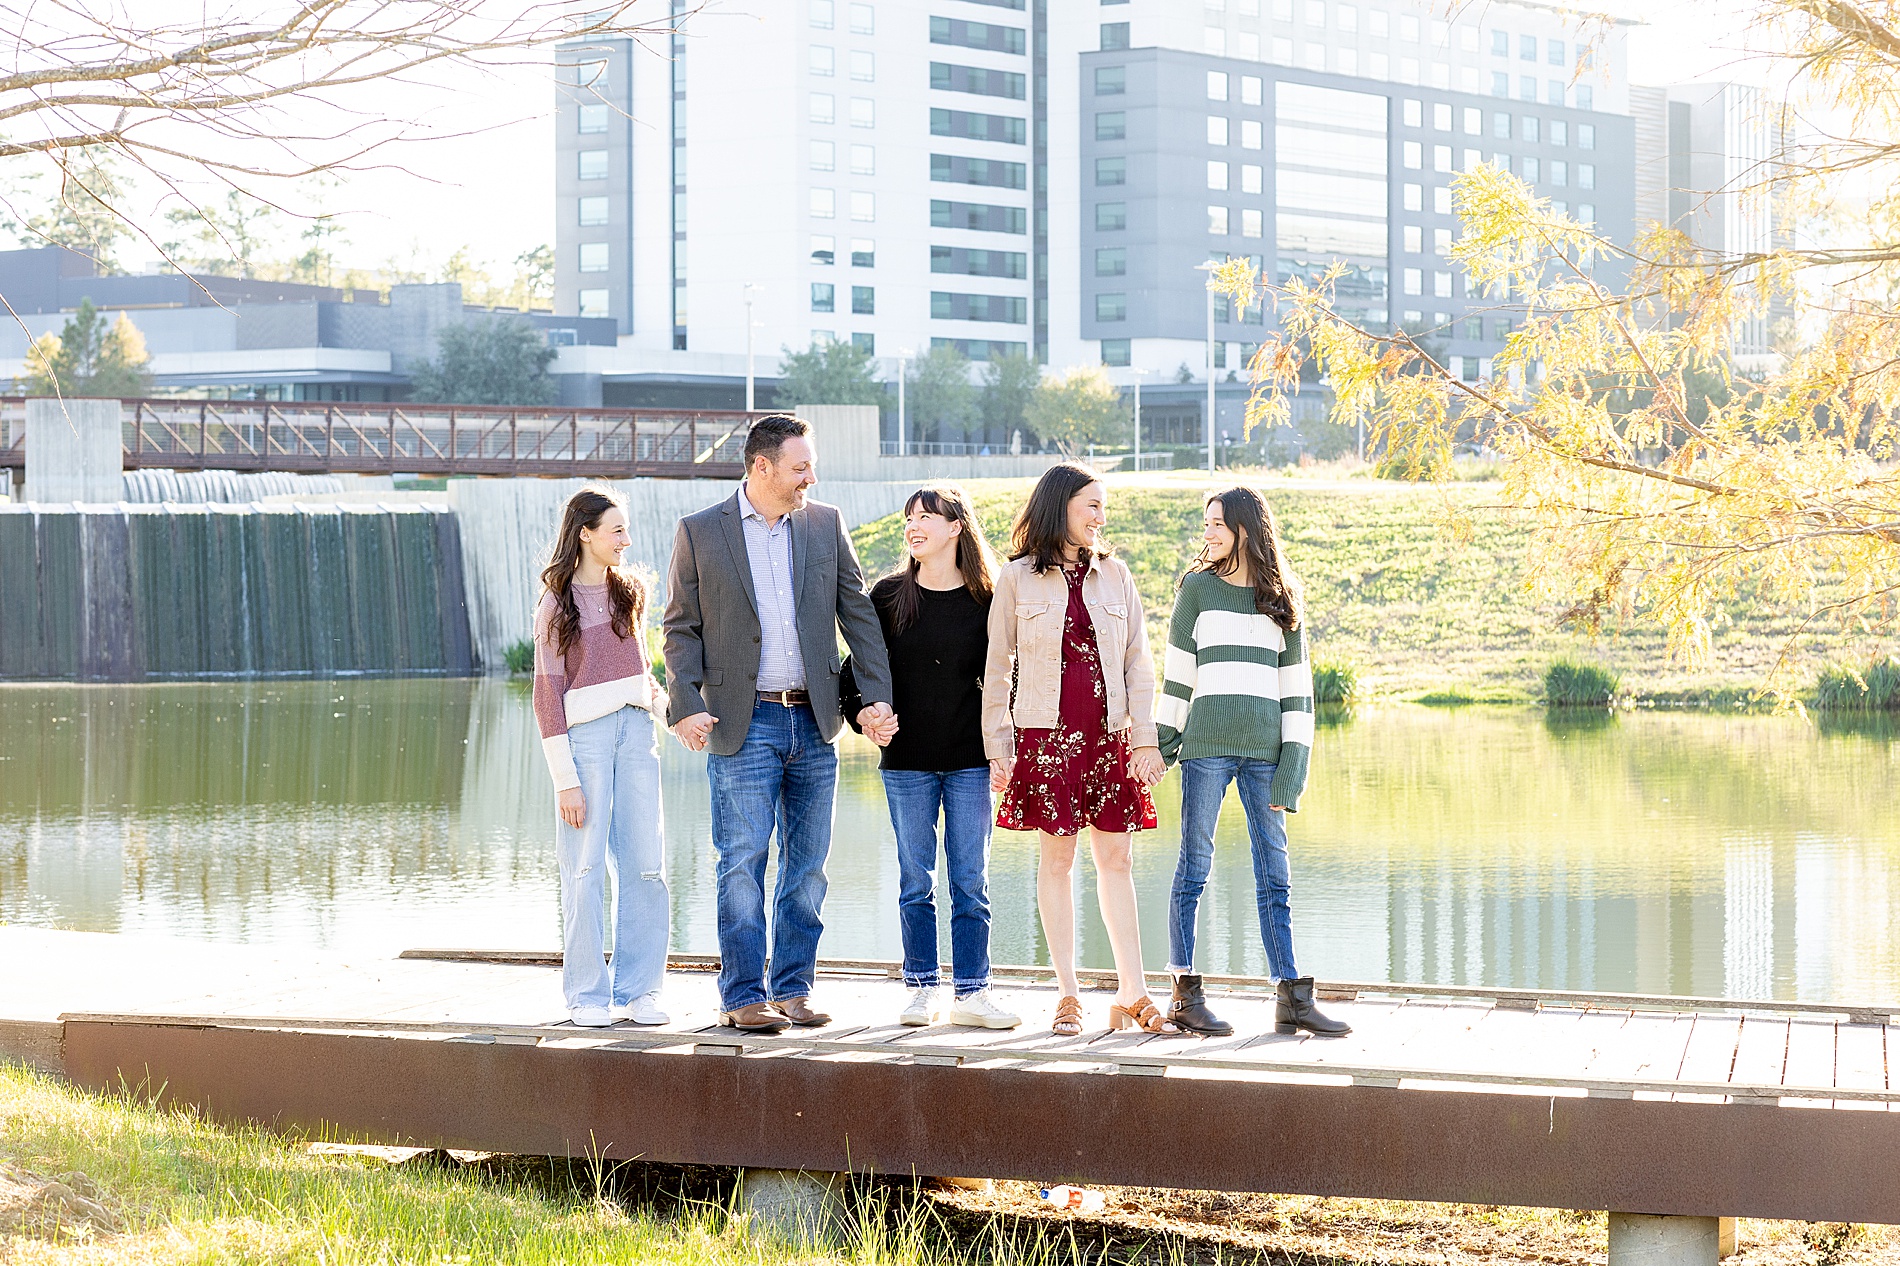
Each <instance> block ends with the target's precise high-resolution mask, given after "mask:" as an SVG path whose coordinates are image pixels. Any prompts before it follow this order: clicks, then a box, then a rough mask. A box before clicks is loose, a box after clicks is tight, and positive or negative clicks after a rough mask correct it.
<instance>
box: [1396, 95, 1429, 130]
mask: <svg viewBox="0 0 1900 1266" xmlns="http://www.w3.org/2000/svg"><path fill="white" fill-rule="evenodd" d="M1400 110H1401V111H1402V113H1403V117H1404V119H1405V126H1406V127H1423V126H1425V103H1424V102H1422V101H1420V100H1419V99H1418V98H1416V97H1407V98H1406V99H1405V101H1404V103H1403V105H1401V106H1400Z"/></svg>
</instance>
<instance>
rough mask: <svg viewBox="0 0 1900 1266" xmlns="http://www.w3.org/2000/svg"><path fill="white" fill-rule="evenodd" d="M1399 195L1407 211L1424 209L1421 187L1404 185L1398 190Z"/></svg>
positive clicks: (1423, 192)
mask: <svg viewBox="0 0 1900 1266" xmlns="http://www.w3.org/2000/svg"><path fill="white" fill-rule="evenodd" d="M1400 195H1401V197H1402V199H1403V202H1404V206H1405V209H1406V210H1407V211H1422V210H1424V209H1425V201H1424V199H1425V191H1424V187H1423V186H1421V185H1406V186H1404V187H1403V188H1402V189H1401V190H1400Z"/></svg>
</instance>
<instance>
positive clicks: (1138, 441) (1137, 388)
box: [1128, 369, 1148, 471]
mask: <svg viewBox="0 0 1900 1266" xmlns="http://www.w3.org/2000/svg"><path fill="white" fill-rule="evenodd" d="M1128 372H1129V373H1131V374H1133V375H1134V376H1135V469H1136V470H1137V471H1139V470H1140V469H1141V380H1142V378H1143V377H1145V376H1146V375H1147V373H1148V371H1147V370H1145V369H1131V370H1129V371H1128Z"/></svg>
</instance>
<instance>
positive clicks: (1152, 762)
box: [1128, 747, 1168, 787]
mask: <svg viewBox="0 0 1900 1266" xmlns="http://www.w3.org/2000/svg"><path fill="white" fill-rule="evenodd" d="M1128 773H1129V776H1130V777H1132V778H1133V779H1134V780H1135V781H1136V782H1138V783H1140V784H1141V785H1142V786H1144V787H1152V786H1154V785H1155V784H1156V783H1158V782H1160V781H1161V780H1162V779H1163V778H1165V777H1167V774H1168V766H1167V763H1166V762H1165V761H1163V760H1162V759H1161V749H1160V748H1158V747H1137V748H1136V749H1135V750H1134V753H1133V754H1132V755H1130V756H1129V758H1128Z"/></svg>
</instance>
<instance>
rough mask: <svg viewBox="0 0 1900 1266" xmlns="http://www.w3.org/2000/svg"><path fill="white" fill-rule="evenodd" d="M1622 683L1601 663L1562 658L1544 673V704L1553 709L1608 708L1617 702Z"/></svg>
mask: <svg viewBox="0 0 1900 1266" xmlns="http://www.w3.org/2000/svg"><path fill="white" fill-rule="evenodd" d="M1621 680H1622V679H1621V678H1620V677H1618V676H1617V674H1615V673H1613V672H1611V671H1610V670H1609V669H1607V668H1604V667H1603V666H1602V665H1600V664H1586V663H1580V662H1579V661H1577V660H1574V659H1560V660H1558V661H1556V662H1555V663H1553V664H1552V665H1551V666H1550V667H1549V668H1546V669H1545V670H1544V702H1545V703H1547V704H1549V705H1550V706H1551V707H1553V708H1607V707H1609V706H1610V705H1611V704H1612V703H1615V702H1616V690H1617V687H1618V686H1619V685H1620V684H1621Z"/></svg>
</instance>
